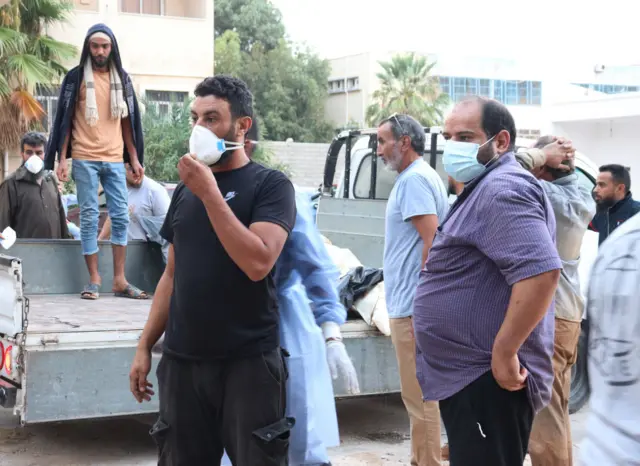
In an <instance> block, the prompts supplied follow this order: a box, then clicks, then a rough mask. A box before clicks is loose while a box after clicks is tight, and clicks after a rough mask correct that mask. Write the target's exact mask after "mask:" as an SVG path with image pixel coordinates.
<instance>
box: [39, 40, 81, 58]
mask: <svg viewBox="0 0 640 466" xmlns="http://www.w3.org/2000/svg"><path fill="white" fill-rule="evenodd" d="M29 52H30V53H32V54H34V55H36V56H37V57H38V58H40V59H42V60H56V61H65V60H70V59H72V58H75V57H76V56H77V55H78V47H76V46H75V45H73V44H68V43H66V42H60V41H58V40H55V39H54V38H53V37H50V36H37V37H35V38H34V39H33V40H32V41H31V42H30V44H29Z"/></svg>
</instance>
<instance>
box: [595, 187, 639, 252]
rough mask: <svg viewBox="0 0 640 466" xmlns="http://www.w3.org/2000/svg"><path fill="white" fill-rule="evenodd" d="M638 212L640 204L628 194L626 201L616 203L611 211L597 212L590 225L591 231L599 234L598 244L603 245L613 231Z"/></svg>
mask: <svg viewBox="0 0 640 466" xmlns="http://www.w3.org/2000/svg"><path fill="white" fill-rule="evenodd" d="M638 212H640V202H638V201H636V200H634V199H633V197H631V193H627V195H626V196H625V198H624V199H622V200H621V201H618V202H616V203H615V204H614V205H613V206H611V207H610V208H609V209H607V210H603V211H601V212H597V213H596V215H595V216H594V217H593V220H591V223H590V224H589V229H590V230H592V231H596V232H598V233H599V235H600V240H599V242H598V244H602V242H603V241H604V240H605V239H607V237H608V236H609V235H610V234H611V233H612V232H613V230H615V229H616V228H618V227H619V226H620V225H621V224H622V223H624V222H625V221H627V220H629V219H630V218H631V217H633V216H634V215H635V214H637V213H638Z"/></svg>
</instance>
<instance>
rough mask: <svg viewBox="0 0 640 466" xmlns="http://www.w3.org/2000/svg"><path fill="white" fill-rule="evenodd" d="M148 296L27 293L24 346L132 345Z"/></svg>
mask: <svg viewBox="0 0 640 466" xmlns="http://www.w3.org/2000/svg"><path fill="white" fill-rule="evenodd" d="M150 308H151V300H150V299H148V300H134V299H126V298H118V297H116V296H114V295H113V294H104V293H101V294H100V298H99V299H97V300H94V301H92V300H87V299H80V296H79V295H77V294H74V295H69V294H60V295H30V296H29V316H28V318H29V325H28V327H27V347H29V349H30V350H33V349H34V347H43V349H45V347H47V346H48V347H49V348H48V349H52V348H51V347H52V346H54V345H55V346H58V347H61V346H65V345H72V346H75V345H79V344H84V345H91V346H93V345H96V346H102V345H111V344H115V345H134V344H135V342H136V341H137V340H138V338H139V336H140V332H142V329H143V328H144V324H145V323H146V321H147V317H148V316H149V310H150Z"/></svg>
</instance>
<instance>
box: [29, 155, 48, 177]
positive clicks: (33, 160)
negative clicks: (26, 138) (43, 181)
mask: <svg viewBox="0 0 640 466" xmlns="http://www.w3.org/2000/svg"><path fill="white" fill-rule="evenodd" d="M24 167H25V168H26V169H27V170H29V172H31V173H33V174H34V175H37V174H38V173H40V172H41V171H42V169H43V168H44V162H43V161H42V159H41V158H40V157H38V156H37V155H32V156H31V157H29V158H28V159H27V161H26V162H25V163H24Z"/></svg>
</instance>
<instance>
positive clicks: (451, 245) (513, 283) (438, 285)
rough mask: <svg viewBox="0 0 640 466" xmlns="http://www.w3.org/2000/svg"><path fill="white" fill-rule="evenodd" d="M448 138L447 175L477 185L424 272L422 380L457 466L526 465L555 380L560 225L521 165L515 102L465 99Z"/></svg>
mask: <svg viewBox="0 0 640 466" xmlns="http://www.w3.org/2000/svg"><path fill="white" fill-rule="evenodd" d="M444 137H445V139H447V144H446V146H445V150H444V156H443V162H444V165H445V170H446V171H447V173H448V174H449V175H450V176H451V177H452V178H454V179H455V180H456V181H459V182H463V183H464V184H465V187H464V190H463V191H462V193H461V194H460V196H459V197H458V199H457V200H456V202H455V203H454V204H453V205H452V207H451V210H450V212H449V214H448V215H447V217H446V218H445V219H444V221H443V222H442V223H441V225H440V227H439V228H438V231H437V232H436V237H435V239H434V240H433V246H432V247H431V251H430V253H429V258H428V260H427V263H426V265H425V268H424V269H423V271H422V272H421V274H420V281H419V284H418V288H417V291H416V296H415V301H414V325H415V333H416V343H417V352H418V356H417V376H418V380H420V384H421V386H422V392H423V395H424V398H425V400H437V401H439V402H440V410H441V415H442V418H443V420H444V424H445V428H446V430H447V435H448V439H449V448H450V459H451V464H452V465H453V466H467V465H469V466H471V465H473V466H482V465H487V466H503V465H504V466H513V465H516V464H522V463H523V461H524V458H525V455H526V452H527V444H528V442H529V434H530V432H531V425H532V422H533V417H534V414H535V412H537V411H538V410H540V409H541V408H542V407H543V406H544V405H546V404H547V403H548V402H549V399H550V396H551V384H552V382H553V367H552V363H551V356H552V354H553V332H554V312H553V311H554V310H553V305H552V303H553V296H554V293H555V289H556V285H557V283H558V278H559V276H560V270H561V269H562V262H561V261H560V258H559V256H558V251H557V249H556V246H555V242H554V238H555V218H554V214H553V210H552V207H551V205H550V203H549V200H548V199H547V197H546V195H545V193H544V190H543V189H542V186H540V184H539V183H538V182H537V181H536V179H535V178H534V177H533V176H532V175H531V174H530V173H528V172H526V171H525V170H523V169H522V168H521V167H520V165H519V164H518V162H517V161H516V159H515V157H514V154H513V149H514V143H515V138H516V129H515V124H514V121H513V117H512V116H511V114H510V113H509V111H508V110H507V109H506V107H505V106H503V105H502V104H500V103H498V102H497V101H495V100H491V99H486V98H482V97H472V98H469V99H466V100H464V101H462V102H460V103H459V104H457V105H456V107H455V108H454V110H453V112H452V113H451V115H450V116H449V117H448V118H447V120H446V122H445V127H444Z"/></svg>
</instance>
